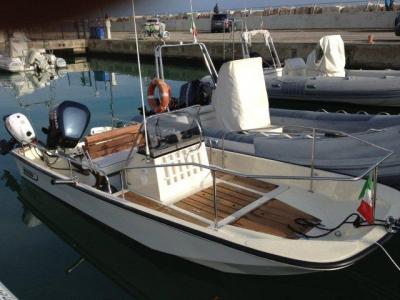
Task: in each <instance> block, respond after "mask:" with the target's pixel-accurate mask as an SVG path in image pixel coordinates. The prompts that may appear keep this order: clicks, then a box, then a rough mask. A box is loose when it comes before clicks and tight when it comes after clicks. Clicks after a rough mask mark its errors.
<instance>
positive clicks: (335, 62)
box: [307, 35, 346, 77]
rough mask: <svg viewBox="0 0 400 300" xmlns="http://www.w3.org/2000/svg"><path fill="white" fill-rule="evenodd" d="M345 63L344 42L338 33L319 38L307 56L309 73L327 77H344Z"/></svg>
mask: <svg viewBox="0 0 400 300" xmlns="http://www.w3.org/2000/svg"><path fill="white" fill-rule="evenodd" d="M321 55H322V58H321ZM345 65H346V56H345V50H344V42H343V39H342V37H341V36H340V35H327V36H324V37H323V38H321V39H320V40H319V43H318V45H317V47H316V49H315V50H313V51H312V52H311V53H310V54H309V55H308V57H307V71H308V73H309V75H311V74H312V73H317V75H321V76H327V77H344V76H345V69H344V67H345Z"/></svg>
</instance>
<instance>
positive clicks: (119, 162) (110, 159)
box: [92, 150, 130, 175]
mask: <svg viewBox="0 0 400 300" xmlns="http://www.w3.org/2000/svg"><path fill="white" fill-rule="evenodd" d="M129 152H130V150H124V151H120V152H115V153H112V154H110V155H106V156H102V157H99V158H96V159H93V160H92V162H93V163H94V165H95V166H96V168H97V169H99V170H101V171H102V172H104V173H105V174H106V175H110V174H114V173H117V172H119V171H121V170H122V169H123V168H124V166H125V162H126V160H127V158H128V155H129Z"/></svg>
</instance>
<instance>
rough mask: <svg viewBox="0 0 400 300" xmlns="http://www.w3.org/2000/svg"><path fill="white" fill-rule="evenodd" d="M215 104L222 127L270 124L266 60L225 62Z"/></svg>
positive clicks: (239, 127) (231, 128)
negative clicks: (265, 76) (265, 77)
mask: <svg viewBox="0 0 400 300" xmlns="http://www.w3.org/2000/svg"><path fill="white" fill-rule="evenodd" d="M212 104H213V106H214V108H215V113H216V119H217V122H218V124H219V127H221V128H222V129H225V130H232V131H234V130H248V129H256V128H257V129H258V128H266V127H269V126H270V125H271V121H270V116H269V103H268V94H267V90H266V86H265V79H264V72H263V67H262V59H261V58H260V57H255V58H246V59H240V60H235V61H230V62H227V63H225V64H223V65H222V67H221V69H220V71H219V75H218V83H217V88H216V90H215V91H214V93H213V95H212Z"/></svg>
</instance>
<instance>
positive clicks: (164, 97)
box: [147, 78, 171, 114]
mask: <svg viewBox="0 0 400 300" xmlns="http://www.w3.org/2000/svg"><path fill="white" fill-rule="evenodd" d="M156 88H158V90H159V93H160V96H161V99H160V101H159V103H158V101H157V99H156V98H155V97H154V92H155V90H156ZM170 101H171V87H170V86H169V85H168V84H167V83H166V82H165V81H164V80H162V79H159V78H155V79H153V80H152V81H151V83H150V85H149V88H148V90H147V102H148V103H149V105H150V107H151V109H152V111H153V112H155V113H156V114H159V113H163V112H166V111H167V110H168V108H169V103H170Z"/></svg>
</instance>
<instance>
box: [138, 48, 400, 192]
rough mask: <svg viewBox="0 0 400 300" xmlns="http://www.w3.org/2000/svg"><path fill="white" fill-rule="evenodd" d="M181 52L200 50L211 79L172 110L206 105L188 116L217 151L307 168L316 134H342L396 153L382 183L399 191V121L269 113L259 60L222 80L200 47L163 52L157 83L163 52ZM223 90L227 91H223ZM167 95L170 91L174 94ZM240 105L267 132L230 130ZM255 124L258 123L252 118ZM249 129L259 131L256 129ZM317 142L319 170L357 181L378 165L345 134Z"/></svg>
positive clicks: (188, 87)
mask: <svg viewBox="0 0 400 300" xmlns="http://www.w3.org/2000/svg"><path fill="white" fill-rule="evenodd" d="M179 46H180V47H186V46H187V47H200V49H201V52H202V53H203V58H204V61H205V62H206V64H205V65H206V67H207V68H208V71H209V73H210V75H209V76H207V77H205V78H203V79H202V80H201V81H198V80H197V81H191V82H188V83H186V84H184V85H183V86H182V87H181V90H180V93H179V98H173V97H172V98H171V101H170V104H169V109H170V110H172V109H175V108H177V107H178V108H184V107H187V106H191V105H201V108H199V109H198V108H195V109H189V111H191V112H192V113H193V114H198V115H199V118H200V120H201V124H202V126H203V130H204V134H205V135H206V136H209V137H212V138H217V140H218V139H219V140H223V141H224V142H223V145H222V143H221V142H220V143H219V144H218V143H214V145H213V146H214V147H217V148H222V147H224V148H225V149H228V150H230V151H237V152H241V153H245V154H249V155H254V156H259V157H265V158H271V159H277V160H281V161H285V162H290V163H294V164H299V165H308V164H309V157H310V155H309V149H310V148H311V141H312V138H310V137H312V136H313V131H312V129H311V128H323V129H333V130H340V131H342V132H347V133H352V134H353V135H354V136H355V137H357V138H361V139H363V140H367V141H369V142H371V143H375V144H378V145H380V146H383V147H385V148H388V149H391V150H393V151H394V154H393V155H392V156H391V157H390V158H389V159H388V160H387V161H385V162H383V163H382V165H381V167H380V172H379V180H380V182H382V183H385V184H388V185H391V186H396V187H397V186H398V185H399V183H398V182H399V179H400V177H399V176H400V151H399V150H400V149H399V144H398V142H397V141H398V140H399V130H400V123H399V117H398V116H385V115H379V116H369V115H357V114H355V115H350V114H340V113H320V112H301V111H292V110H286V111H284V110H279V109H271V110H270V108H269V102H268V95H267V94H265V93H266V91H265V83H264V82H261V83H260V82H258V83H255V82H252V81H251V80H250V79H251V78H253V77H254V76H255V75H254V74H259V73H260V69H261V70H262V66H261V59H260V58H249V59H245V60H237V61H233V62H229V63H227V64H225V65H224V66H223V67H222V68H221V71H220V74H217V73H216V70H215V67H214V65H213V63H212V60H211V58H210V56H209V55H208V52H207V49H206V47H205V45H204V44H201V43H198V44H187V45H161V46H159V47H158V48H157V49H156V55H155V57H156V74H157V78H159V79H162V80H164V65H163V63H162V62H163V59H162V51H163V49H165V48H168V47H179ZM261 72H262V71H261ZM240 73H242V74H240ZM249 78H250V79H249ZM215 82H217V84H216V83H215ZM221 82H222V83H221ZM221 84H222V85H224V86H226V87H224V88H222V87H221ZM166 89H167V90H169V88H166ZM254 91H257V93H258V94H257V95H258V96H257V97H252V96H250V95H252V93H254ZM167 94H168V93H167ZM264 94H265V95H264ZM260 95H262V97H266V99H267V100H266V101H263V102H261V103H257V102H254V101H255V100H254V99H257V98H258V97H260ZM148 96H149V97H150V98H152V97H153V96H152V95H148ZM241 105H248V106H252V107H255V110H256V111H261V112H263V116H258V117H259V118H260V119H261V120H264V122H265V123H263V124H264V125H265V128H261V127H260V128H258V129H259V130H257V131H256V132H254V131H253V132H249V131H248V130H247V129H244V128H243V127H241V126H236V125H235V126H232V125H230V124H229V122H236V123H237V122H240V121H239V120H240V115H239V114H238V112H234V111H232V109H233V108H234V107H237V106H241ZM217 110H219V111H220V112H229V111H230V112H231V113H230V114H228V113H227V114H228V117H229V118H230V119H231V120H232V121H229V122H228V123H226V122H225V123H224V122H222V123H221V120H223V116H222V115H219V114H218V113H217ZM251 119H253V117H250V120H251ZM134 120H136V121H141V120H142V118H141V117H136V118H134ZM246 127H247V128H254V126H246ZM232 130H233V131H232ZM271 131H272V132H271ZM316 136H317V145H316V149H317V151H318V154H319V155H318V158H317V159H316V160H315V164H316V166H317V168H319V169H323V170H328V171H332V172H336V173H341V174H347V175H352V176H357V174H360V173H361V172H363V170H365V169H366V168H367V166H368V165H369V164H371V163H373V161H374V157H375V156H376V155H379V151H378V150H377V151H375V150H376V149H375V150H374V149H365V151H363V150H362V149H361V151H359V152H357V154H356V153H355V152H354V147H357V146H359V145H357V143H354V141H352V140H349V139H348V137H347V136H346V135H345V134H342V133H340V134H336V133H332V134H329V133H327V132H323V133H316ZM332 154H334V155H333V156H332Z"/></svg>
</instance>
